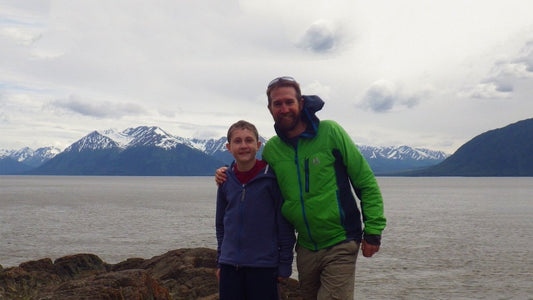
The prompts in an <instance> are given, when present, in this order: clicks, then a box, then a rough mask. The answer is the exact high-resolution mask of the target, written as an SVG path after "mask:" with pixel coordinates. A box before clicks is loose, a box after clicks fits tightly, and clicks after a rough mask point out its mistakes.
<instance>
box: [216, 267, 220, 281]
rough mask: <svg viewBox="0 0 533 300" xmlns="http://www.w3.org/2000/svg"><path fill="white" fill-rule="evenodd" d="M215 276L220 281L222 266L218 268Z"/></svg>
mask: <svg viewBox="0 0 533 300" xmlns="http://www.w3.org/2000/svg"><path fill="white" fill-rule="evenodd" d="M215 276H217V280H218V281H220V268H218V269H217V271H216V273H215Z"/></svg>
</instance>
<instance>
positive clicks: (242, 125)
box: [227, 120, 259, 143]
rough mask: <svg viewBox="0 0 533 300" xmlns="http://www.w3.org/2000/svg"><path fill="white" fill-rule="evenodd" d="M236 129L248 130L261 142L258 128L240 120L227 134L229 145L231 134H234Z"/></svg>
mask: <svg viewBox="0 0 533 300" xmlns="http://www.w3.org/2000/svg"><path fill="white" fill-rule="evenodd" d="M235 129H248V130H250V131H251V132H252V133H253V134H254V135H255V140H256V141H259V133H258V132H257V128H255V125H254V124H252V123H250V122H247V121H244V120H240V121H237V122H235V123H233V124H232V125H231V126H230V127H229V129H228V134H227V139H228V143H231V134H232V133H233V130H235Z"/></svg>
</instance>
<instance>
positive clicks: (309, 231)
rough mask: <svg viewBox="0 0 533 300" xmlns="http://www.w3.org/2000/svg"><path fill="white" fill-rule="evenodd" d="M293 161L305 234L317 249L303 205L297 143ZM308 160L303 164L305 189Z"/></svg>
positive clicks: (306, 187) (306, 188)
mask: <svg viewBox="0 0 533 300" xmlns="http://www.w3.org/2000/svg"><path fill="white" fill-rule="evenodd" d="M294 163H295V164H296V171H297V173H298V185H299V188H300V205H301V206H302V216H303V219H304V223H305V227H306V228H307V235H308V236H309V239H310V240H311V242H312V243H313V246H314V248H315V250H318V246H317V244H316V242H315V240H314V239H313V235H312V234H311V227H310V226H309V221H308V220H307V215H306V214H305V205H304V194H303V190H304V189H303V188H302V177H301V170H300V164H299V159H298V144H297V145H296V146H295V147H294ZM307 169H308V162H307V160H306V164H305V170H304V171H305V174H304V179H305V181H306V182H305V190H306V191H308V186H307V181H308V178H307V176H308V174H307V173H308V170H307Z"/></svg>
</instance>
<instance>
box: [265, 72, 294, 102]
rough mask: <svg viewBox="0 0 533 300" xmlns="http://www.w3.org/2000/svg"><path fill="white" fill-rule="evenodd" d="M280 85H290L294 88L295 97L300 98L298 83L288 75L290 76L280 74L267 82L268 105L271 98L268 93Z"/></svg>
mask: <svg viewBox="0 0 533 300" xmlns="http://www.w3.org/2000/svg"><path fill="white" fill-rule="evenodd" d="M280 87H292V88H294V90H296V98H297V99H300V98H301V97H302V92H301V90H300V84H298V82H297V81H296V80H295V79H294V78H292V77H290V76H281V77H277V78H274V79H273V80H272V81H270V83H269V84H268V87H267V90H266V94H267V97H268V105H270V103H271V102H272V98H270V93H271V92H272V90H274V89H277V88H280Z"/></svg>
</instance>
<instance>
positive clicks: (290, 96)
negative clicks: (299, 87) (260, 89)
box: [268, 87, 305, 137]
mask: <svg viewBox="0 0 533 300" xmlns="http://www.w3.org/2000/svg"><path fill="white" fill-rule="evenodd" d="M270 98H271V102H270V104H269V105H268V109H269V110H270V113H271V114H272V117H273V118H274V122H275V123H276V125H277V127H278V129H279V130H281V131H282V132H284V133H285V134H286V135H287V136H289V137H294V136H296V135H298V134H300V133H301V132H303V131H304V130H305V124H304V123H303V121H302V120H301V118H300V113H301V111H302V109H303V100H302V99H298V98H296V90H294V88H292V87H280V88H277V89H274V90H272V91H271V92H270Z"/></svg>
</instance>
